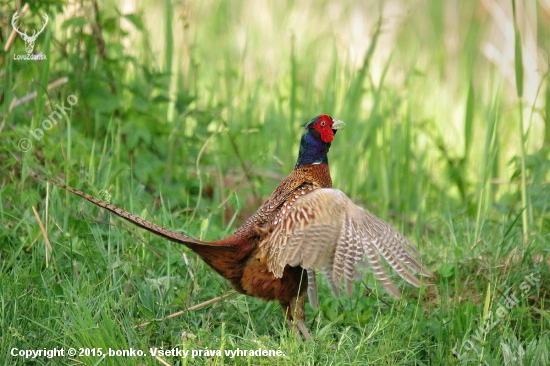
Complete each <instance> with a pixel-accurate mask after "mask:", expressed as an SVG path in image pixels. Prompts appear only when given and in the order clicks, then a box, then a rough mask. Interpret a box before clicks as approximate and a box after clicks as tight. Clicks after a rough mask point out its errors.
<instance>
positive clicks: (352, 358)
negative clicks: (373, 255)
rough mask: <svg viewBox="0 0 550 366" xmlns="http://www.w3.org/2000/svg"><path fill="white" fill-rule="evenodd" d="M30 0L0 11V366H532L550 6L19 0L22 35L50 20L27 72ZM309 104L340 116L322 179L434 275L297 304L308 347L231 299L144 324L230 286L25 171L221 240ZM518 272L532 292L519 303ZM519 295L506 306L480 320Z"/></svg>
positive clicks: (540, 262)
mask: <svg viewBox="0 0 550 366" xmlns="http://www.w3.org/2000/svg"><path fill="white" fill-rule="evenodd" d="M23 5H24V4H23V3H20V2H18V1H16V2H14V1H10V2H6V3H2V4H1V5H0V41H1V42H2V45H3V49H2V51H1V53H0V65H1V67H2V68H1V70H0V88H1V89H0V136H1V139H0V172H1V173H0V179H1V180H0V196H1V201H0V225H1V228H2V230H1V232H0V314H1V315H0V329H1V335H0V339H1V342H2V344H3V347H2V350H0V361H4V362H3V363H4V364H19V363H22V362H23V360H22V359H21V358H16V357H13V356H11V354H10V350H11V349H12V348H13V347H16V348H19V349H42V348H54V347H58V348H59V347H65V348H68V347H75V348H78V347H84V348H91V347H103V349H104V350H105V349H107V348H109V347H111V348H116V349H129V348H130V347H135V348H141V349H144V350H145V349H147V350H148V349H149V347H164V348H165V349H167V348H173V347H180V348H182V349H183V348H186V349H204V348H205V347H206V348H209V349H222V348H225V349H236V348H237V347H240V348H241V349H245V348H247V349H257V348H258V347H263V348H265V349H282V350H283V351H284V352H285V354H286V355H287V357H285V358H274V359H268V358H264V357H242V358H237V359H230V358H228V357H211V358H208V362H210V363H212V364H223V363H234V362H236V363H237V364H273V363H280V364H282V363H285V364H288V363H292V364H325V363H346V364H347V363H349V364H374V365H379V364H384V365H395V364H415V365H417V364H418V365H428V364H434V365H439V364H489V365H493V364H494V365H502V364H506V365H530V364H532V365H545V364H549V356H548V349H550V340H549V335H548V329H550V315H549V312H548V311H549V308H550V305H549V304H550V302H549V300H548V283H550V281H549V280H550V275H549V264H550V259H549V248H550V235H549V232H550V210H549V206H550V188H549V182H550V83H549V74H548V65H549V62H550V61H549V60H550V58H549V51H550V3H548V1H544V0H539V1H536V0H530V1H527V0H526V1H515V2H514V1H508V0H498V1H496V0H483V1H481V0H480V1H459V0H454V1H439V0H427V1H420V0H412V1H404V0H403V1H397V0H396V1H390V0H388V1H351V0H350V1H338V2H330V1H324V0H321V1H278V2H261V1H251V0H248V1H246V0H244V1H221V0H208V1H147V2H145V1H99V2H98V1H95V0H92V1H88V0H85V1H81V2H76V3H71V4H65V3H64V2H62V1H58V0H49V1H36V2H33V3H32V4H30V7H29V10H28V11H27V12H26V13H24V14H23V15H21V16H20V17H19V20H18V22H20V26H19V30H20V31H21V32H24V31H27V34H28V35H30V34H32V33H33V32H34V30H35V29H40V28H41V27H42V25H43V24H44V23H43V21H44V18H43V15H44V14H47V15H48V17H49V21H48V23H47V25H46V26H45V28H44V31H43V32H42V33H40V34H39V35H37V37H36V40H35V46H34V50H33V52H32V53H33V54H37V55H38V54H43V55H45V56H46V59H44V60H42V61H27V60H21V59H17V57H18V55H27V54H28V52H27V51H26V49H25V42H24V41H23V39H22V37H21V36H20V35H17V34H14V37H15V38H12V39H10V35H11V34H12V33H13V28H12V19H13V15H14V13H15V11H16V10H17V9H21V8H23ZM21 13H22V12H21V11H20V14H21ZM18 24H19V23H18ZM75 98H76V99H75ZM63 106H64V107H66V109H63V108H62V107H63ZM61 110H63V111H64V113H63V112H62V111H61ZM54 112H59V115H60V117H57V115H56V114H54ZM321 113H326V114H329V115H331V116H333V117H334V118H337V119H341V120H344V121H345V122H346V128H345V129H344V130H342V131H340V132H338V135H337V136H336V139H335V141H334V143H333V145H332V147H331V151H330V155H329V161H330V167H331V173H332V178H333V183H334V186H335V187H336V188H339V189H341V190H342V191H344V192H345V193H346V194H347V195H348V196H350V197H351V198H352V199H353V200H354V201H355V202H356V203H358V204H359V205H361V206H363V207H365V208H367V209H369V210H370V211H372V212H373V213H375V214H376V215H378V216H380V217H381V218H383V219H385V220H387V221H389V222H391V223H392V224H393V225H394V226H395V227H397V228H398V229H400V230H401V231H403V232H404V233H405V234H406V235H407V236H408V237H409V238H410V239H411V240H412V242H413V243H415V245H416V246H417V247H418V248H419V249H420V251H421V252H422V254H423V260H424V263H426V264H427V266H428V267H429V268H430V270H432V271H433V272H434V273H435V274H436V277H435V278H434V280H433V281H432V282H433V284H429V285H427V286H426V287H425V288H424V289H422V290H417V289H412V288H409V287H408V286H407V285H405V284H403V286H402V288H403V290H404V292H405V298H406V300H403V301H394V300H393V299H389V298H388V296H387V295H386V294H385V293H384V292H383V290H380V289H378V287H377V285H376V283H375V282H374V281H373V280H372V277H371V276H369V275H367V276H365V279H364V282H362V283H358V284H357V285H356V288H355V292H354V296H353V297H352V298H350V299H348V298H343V297H342V298H340V299H334V298H332V296H331V295H330V291H329V290H328V288H327V287H326V285H325V284H324V282H323V285H322V288H321V293H322V294H323V300H322V301H321V308H320V311H318V312H317V311H314V310H312V309H311V308H309V307H308V313H307V317H308V319H309V321H308V327H309V329H310V330H312V332H313V333H314V334H315V341H314V342H308V343H300V342H298V341H297V340H296V339H295V338H294V337H293V335H292V334H290V333H288V329H287V328H286V325H285V324H284V320H283V317H282V314H281V312H280V310H279V309H278V305H276V304H266V303H264V302H262V301H260V300H257V299H251V298H246V297H244V296H241V295H239V296H236V297H232V298H229V299H226V300H224V301H222V302H219V303H217V304H215V305H213V306H210V307H206V308H204V309H200V310H196V311H189V312H186V313H185V314H184V315H182V316H181V317H177V318H174V319H171V320H161V319H163V318H164V317H165V316H167V315H168V314H170V313H174V312H176V311H178V310H181V309H184V308H185V307H188V306H192V305H194V304H197V303H200V302H202V301H205V300H208V299H210V298H214V297H217V296H221V295H223V294H225V293H228V292H229V291H230V290H231V289H230V286H229V285H228V284H227V283H226V282H225V280H223V279H222V278H221V277H219V276H218V275H217V274H215V273H214V272H213V271H211V270H210V269H209V268H208V267H207V266H206V265H204V264H203V263H202V262H201V261H200V260H198V259H197V258H196V256H194V254H192V252H191V251H189V250H188V249H186V248H182V247H180V246H176V245H172V244H170V243H167V242H165V241H163V240H162V239H159V238H156V237H154V236H152V235H150V234H148V233H144V232H143V231H141V230H137V229H135V228H133V227H131V226H129V225H127V224H126V223H123V222H122V221H121V220H118V219H116V218H114V217H111V216H110V215H109V214H107V213H105V212H101V211H99V210H97V209H96V208H94V207H91V205H89V204H83V203H82V201H81V200H80V199H78V198H77V197H72V196H69V195H68V194H66V193H65V192H61V191H60V190H59V189H57V188H55V187H51V186H49V185H47V184H45V183H42V182H38V181H36V180H34V179H33V178H32V176H31V175H32V174H33V173H34V172H40V173H41V174H44V175H47V176H50V177H55V178H56V179H58V180H60V181H64V182H66V183H67V184H69V185H71V186H74V187H76V188H78V189H81V190H83V191H85V192H87V193H90V194H92V195H95V196H101V197H102V198H105V197H107V198H109V199H110V200H111V202H112V203H113V204H116V205H118V206H120V207H122V208H124V209H126V210H128V211H130V212H133V213H135V214H137V215H140V216H141V217H143V218H146V219H148V220H151V221H154V222H156V223H158V224H160V225H163V226H166V227H169V228H171V229H173V230H176V231H180V232H183V233H186V234H187V235H190V236H194V237H200V238H203V239H208V240H214V239H217V238H221V237H223V236H224V235H227V234H228V233H230V232H231V231H232V230H234V229H235V228H236V227H238V225H240V224H241V223H242V222H243V221H244V219H246V217H248V216H249V215H250V214H252V213H253V212H254V211H255V210H256V208H257V207H258V206H259V205H260V204H261V203H262V202H263V200H265V199H266V198H267V197H268V195H269V194H270V192H271V191H272V190H273V189H274V188H275V186H276V185H277V183H278V182H279V181H280V180H281V179H283V178H284V177H285V176H286V175H287V174H288V173H289V172H290V171H291V169H292V168H293V166H294V163H295V161H296V156H297V152H298V144H299V138H300V133H301V125H302V124H303V123H305V122H307V121H308V120H309V119H311V118H312V117H314V116H316V115H319V114H321ZM52 115H53V116H54V117H57V119H56V121H57V123H55V124H54V123H52V124H50V123H49V122H48V121H50V122H51V121H52ZM45 121H46V123H45ZM33 208H34V209H35V210H36V213H35V212H34V211H33ZM39 223H41V224H42V225H43V227H44V229H43V230H41V228H40V226H39ZM46 238H47V239H46ZM528 276H535V278H537V279H539V280H538V281H535V282H533V283H534V284H532V285H531V286H530V289H529V291H525V292H521V291H520V290H519V289H520V287H521V285H522V284H524V283H525V281H526V278H532V277H528ZM321 282H322V281H321ZM371 290H372V292H371ZM512 293H516V296H517V298H518V300H519V302H518V303H517V304H516V305H515V306H513V307H512V308H511V309H508V310H509V312H508V313H507V314H506V315H504V316H503V317H497V315H496V310H497V309H498V308H499V306H500V305H502V304H503V303H504V302H505V301H506V299H507V298H509V296H510V294H512ZM491 317H493V318H494V319H493V318H491ZM495 317H497V318H498V320H499V321H498V323H497V324H496V325H495V326H493V327H491V326H489V324H491V325H492V324H493V323H494V321H493V322H490V319H493V320H495V319H497V318H495ZM488 319H489V320H488ZM151 320H155V321H154V322H153V323H151V324H150V325H148V326H147V327H142V328H133V327H134V326H135V325H138V324H140V323H142V322H145V321H151ZM404 329H406V331H405V332H404ZM468 342H470V343H468ZM54 360H55V362H57V363H59V364H78V363H84V364H126V363H128V362H130V363H140V362H141V363H143V364H152V363H154V362H160V361H158V360H154V358H152V357H135V358H122V357H107V358H104V359H102V358H101V357H97V356H95V357H94V356H93V355H91V356H90V355H89V356H86V355H84V356H82V357H76V358H75V359H72V360H71V359H70V358H59V359H54ZM36 362H38V363H39V364H40V363H47V362H48V360H47V359H45V358H43V359H41V360H39V361H36ZM164 362H167V363H169V364H186V363H189V364H195V363H196V364H203V363H204V362H205V358H195V359H181V358H178V357H172V358H170V357H167V358H165V359H164Z"/></svg>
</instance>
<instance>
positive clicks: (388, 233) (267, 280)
mask: <svg viewBox="0 0 550 366" xmlns="http://www.w3.org/2000/svg"><path fill="white" fill-rule="evenodd" d="M343 126H344V123H343V122H342V121H338V120H334V119H332V118H331V117H330V116H328V115H320V116H317V117H315V118H313V119H312V120H311V121H309V122H308V123H306V124H305V125H304V132H303V135H302V140H301V144H300V150H299V154H298V161H297V162H296V166H295V167H294V169H293V170H292V172H291V173H290V175H289V176H288V177H287V178H285V179H284V180H283V181H282V182H281V183H280V184H279V185H278V186H277V188H275V191H274V192H273V193H272V194H271V196H270V197H269V199H268V200H267V201H266V202H265V203H264V204H263V205H262V206H261V207H260V208H259V209H258V210H257V211H256V213H254V214H253V215H252V216H251V217H250V218H249V219H248V220H246V222H245V223H244V224H243V225H242V226H241V227H240V228H238V229H237V231H235V232H234V233H233V234H231V235H229V236H228V237H226V238H224V239H221V240H217V241H214V242H204V241H200V240H196V239H193V238H190V237H187V236H185V235H182V234H179V233H176V232H174V231H171V230H169V229H166V228H163V227H161V226H158V225H156V224H154V223H152V222H149V221H147V220H144V219H142V218H140V217H138V216H135V215H133V214H131V213H129V212H127V211H124V210H122V209H121V208H118V207H116V206H114V205H111V204H109V203H107V202H104V201H101V200H99V199H97V198H95V197H92V196H90V195H88V194H86V193H83V192H81V191H78V190H76V189H74V188H71V187H68V186H66V185H64V184H61V183H58V182H55V181H52V180H49V179H48V181H50V182H52V183H54V184H56V185H58V186H59V187H61V188H63V189H65V190H68V191H69V192H72V193H74V194H77V195H79V196H81V197H83V198H85V199H86V200H88V201H90V202H92V203H94V204H96V205H97V206H100V207H103V208H105V209H107V210H109V211H111V212H113V213H114V214H116V215H118V216H120V217H122V218H124V219H126V220H128V221H129V222H131V223H133V224H135V225H137V226H139V227H141V228H143V229H146V230H148V231H150V232H152V233H154V234H156V235H159V236H161V237H163V238H165V239H168V240H170V241H173V242H176V243H181V244H184V245H186V246H187V247H189V248H190V249H191V250H193V251H194V252H195V253H197V254H198V255H199V256H200V257H201V258H202V259H203V260H204V261H205V262H206V263H207V264H208V265H209V266H210V267H212V268H213V269H214V270H215V271H216V272H218V273H219V274H220V275H221V276H223V277H224V278H226V279H227V280H228V281H229V282H230V283H231V285H232V286H233V288H234V289H235V290H236V291H238V292H240V293H243V294H246V295H250V296H253V297H259V298H261V299H264V300H266V301H272V300H276V301H278V302H279V304H280V305H281V307H282V309H283V312H284V314H285V316H286V319H287V321H288V323H289V325H290V326H291V329H293V331H294V332H296V333H297V334H298V332H297V329H299V330H300V331H301V332H302V334H303V336H304V337H305V338H306V339H309V337H310V335H309V333H308V331H307V328H306V326H305V324H304V322H305V300H306V297H305V294H306V289H307V292H308V294H309V299H310V304H311V305H312V307H314V308H316V307H317V304H318V300H317V284H316V274H315V270H321V271H322V272H323V274H324V276H325V278H326V280H327V282H328V284H329V285H330V287H331V290H332V293H333V294H334V296H336V297H338V296H339V289H340V284H341V282H342V281H341V280H342V277H343V278H344V280H345V281H344V282H345V288H346V294H347V295H348V296H350V295H351V292H352V286H353V281H354V278H355V277H356V267H357V265H358V264H360V263H364V260H365V258H366V259H367V261H368V264H370V267H371V268H372V270H373V272H374V275H375V276H376V277H377V278H378V279H379V280H380V281H381V283H382V285H383V286H384V288H385V289H386V291H387V292H389V293H390V294H391V295H393V296H395V297H397V298H399V297H400V296H401V294H400V292H399V290H397V288H396V287H395V286H394V284H393V283H392V281H391V280H390V278H389V277H388V275H387V273H386V271H385V270H384V267H383V266H382V264H381V261H380V255H381V256H382V257H383V258H384V259H385V260H386V261H387V262H388V264H389V265H390V266H391V267H392V268H393V269H394V270H395V271H396V272H397V273H398V274H399V276H401V277H402V278H403V279H405V280H406V281H407V282H409V283H410V284H412V285H414V286H417V287H418V286H420V282H419V280H418V279H417V278H416V277H415V276H414V275H413V274H411V272H410V271H409V270H414V271H415V272H417V273H419V274H421V275H423V276H426V277H429V276H431V273H430V272H429V271H428V270H426V269H425V268H423V267H422V266H421V265H420V264H419V263H418V262H417V261H416V260H415V258H414V257H413V255H412V254H418V252H417V251H416V249H415V248H414V247H413V246H412V245H411V243H410V242H409V241H408V240H407V239H406V238H405V237H404V236H403V235H401V233H399V232H398V231H397V230H395V229H394V228H393V227H391V226H390V225H389V224H387V223H385V222H384V221H382V220H380V219H379V218H377V217H376V216H374V215H373V214H371V213H370V212H368V211H366V210H364V209H362V208H360V207H358V206H356V205H355V204H353V202H351V200H350V199H349V198H348V197H346V195H345V194H344V193H342V192H341V191H339V190H337V189H333V188H332V179H331V177H330V172H329V166H328V158H327V153H328V151H329V148H330V145H331V142H332V141H333V139H334V135H335V134H336V132H337V131H338V130H339V129H341V128H342V127H343ZM296 328H297V329H296Z"/></svg>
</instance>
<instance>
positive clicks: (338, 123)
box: [330, 119, 346, 130]
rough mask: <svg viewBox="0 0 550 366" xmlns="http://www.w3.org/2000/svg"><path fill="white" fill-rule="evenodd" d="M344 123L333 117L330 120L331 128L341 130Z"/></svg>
mask: <svg viewBox="0 0 550 366" xmlns="http://www.w3.org/2000/svg"><path fill="white" fill-rule="evenodd" d="M345 125H346V124H345V123H344V122H343V121H340V120H339V119H335V120H333V121H332V126H331V127H330V128H332V129H333V130H341V129H343V128H344V126H345Z"/></svg>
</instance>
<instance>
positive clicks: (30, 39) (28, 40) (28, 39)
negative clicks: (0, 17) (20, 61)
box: [11, 11, 48, 54]
mask: <svg viewBox="0 0 550 366" xmlns="http://www.w3.org/2000/svg"><path fill="white" fill-rule="evenodd" d="M17 13H19V11H16V12H15V14H13V17H12V18H11V26H12V27H13V29H14V30H15V31H16V32H17V33H19V34H20V35H21V38H23V40H24V41H25V49H26V50H27V53H28V54H30V53H32V50H33V49H34V41H36V38H37V37H38V36H39V35H40V33H42V31H43V30H44V28H46V24H48V16H47V15H46V14H44V20H45V23H44V25H43V26H42V29H40V30H38V29H36V30H35V31H34V33H33V34H32V36H28V35H27V31H26V30H25V33H21V31H20V30H19V27H17V26H16V25H15V20H16V19H17V18H19V16H18V15H17Z"/></svg>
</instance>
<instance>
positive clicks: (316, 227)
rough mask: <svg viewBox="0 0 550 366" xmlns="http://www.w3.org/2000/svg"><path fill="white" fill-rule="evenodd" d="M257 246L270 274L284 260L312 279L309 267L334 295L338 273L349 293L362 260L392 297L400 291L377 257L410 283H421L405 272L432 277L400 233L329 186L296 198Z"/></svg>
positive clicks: (281, 266) (277, 273) (277, 272)
mask: <svg viewBox="0 0 550 366" xmlns="http://www.w3.org/2000/svg"><path fill="white" fill-rule="evenodd" d="M261 249H262V251H263V253H264V255H266V257H267V264H268V268H269V270H270V271H271V272H273V274H274V275H275V277H281V276H282V274H283V270H284V268H285V266H286V265H287V264H288V265H290V266H293V267H294V266H301V267H302V268H305V269H306V270H307V271H308V278H312V277H313V278H314V275H315V272H314V271H315V270H316V269H320V270H321V271H322V272H323V273H324V275H325V278H326V280H327V282H328V283H329V285H330V287H331V289H332V293H333V294H334V296H336V297H338V296H339V293H340V283H341V281H342V277H344V280H345V287H346V294H347V295H348V296H350V295H351V292H352V289H353V281H354V278H355V276H356V268H357V267H358V266H359V265H360V264H362V263H364V262H365V259H366V261H367V262H368V264H369V265H370V267H371V268H372V271H373V272H374V275H375V276H376V277H377V278H378V280H379V281H380V282H381V283H382V285H383V286H384V288H385V289H386V291H388V292H389V293H390V294H392V295H393V296H395V297H397V298H400V297H401V293H400V292H399V290H398V289H397V288H396V287H395V285H394V284H393V282H392V281H391V280H390V278H389V276H388V274H387V273H386V271H385V269H384V267H383V266H382V263H381V260H380V257H382V258H384V259H385V260H386V261H387V262H388V264H389V265H390V267H391V268H393V269H394V270H395V271H396V272H397V273H398V274H399V276H401V277H402V278H403V279H405V280H406V281H407V282H409V283H410V284H412V285H414V286H417V287H418V286H420V282H419V280H418V279H417V278H416V277H415V276H414V275H413V274H412V273H411V272H410V270H413V271H415V272H417V273H419V274H421V275H423V276H427V277H429V276H431V273H430V272H429V271H428V270H426V269H425V268H423V267H422V266H421V265H420V263H418V261H417V260H416V259H415V258H414V257H413V254H415V255H418V252H417V251H416V249H415V248H414V247H413V246H412V244H411V243H410V242H409V241H408V240H407V239H406V238H405V237H404V236H403V235H402V234H401V233H400V232H399V231H397V230H396V229H394V228H393V227H392V226H390V225H389V224H387V223H386V222H384V221H382V220H380V219H379V218H378V217H376V216H374V215H373V214H371V213H370V212H369V211H367V210H364V209H362V208H361V207H359V206H357V205H355V204H354V203H353V202H352V201H351V200H350V199H349V198H348V197H347V196H346V195H345V194H344V193H343V192H341V191H339V190H337V189H331V188H322V189H316V190H314V191H313V192H311V193H309V194H307V195H305V196H303V197H300V198H299V199H298V200H296V202H294V204H293V205H292V206H291V207H290V208H289V209H288V210H287V211H286V212H285V214H284V216H283V217H282V218H281V219H280V220H279V222H277V223H276V225H275V226H274V228H273V232H272V233H271V235H270V236H269V237H267V238H266V239H265V240H264V241H263V242H262V243H261ZM308 294H309V297H310V303H312V304H315V303H316V295H317V288H316V284H315V282H314V281H311V280H310V286H309V288H308Z"/></svg>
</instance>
